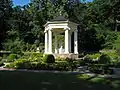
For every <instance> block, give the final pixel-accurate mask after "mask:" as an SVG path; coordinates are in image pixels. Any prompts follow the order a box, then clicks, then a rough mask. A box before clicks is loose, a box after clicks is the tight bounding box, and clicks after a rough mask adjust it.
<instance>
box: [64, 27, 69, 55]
mask: <svg viewBox="0 0 120 90" xmlns="http://www.w3.org/2000/svg"><path fill="white" fill-rule="evenodd" d="M69 50H70V48H69V29H68V28H66V29H65V54H68V53H69Z"/></svg>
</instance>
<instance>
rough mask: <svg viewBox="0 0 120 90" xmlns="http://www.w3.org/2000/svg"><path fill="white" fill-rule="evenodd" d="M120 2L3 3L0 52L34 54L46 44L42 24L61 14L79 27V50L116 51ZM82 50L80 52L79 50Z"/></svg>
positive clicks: (51, 0) (6, 0)
mask: <svg viewBox="0 0 120 90" xmlns="http://www.w3.org/2000/svg"><path fill="white" fill-rule="evenodd" d="M119 3H120V1H119V0H93V2H86V1H85V0H81V1H80V0H31V2H30V3H29V4H28V5H25V6H23V7H22V6H15V7H13V6H12V2H11V1H10V0H2V1H0V38H1V39H0V49H2V50H11V51H13V52H14V51H18V50H20V51H31V50H33V51H34V50H36V48H37V47H39V46H40V47H41V50H43V48H44V47H43V45H44V27H43V25H44V24H45V23H46V22H47V21H48V20H51V19H53V18H54V17H56V16H59V15H60V13H61V14H62V15H63V16H64V17H66V18H68V19H70V20H71V21H73V22H76V23H78V24H79V26H78V29H79V34H78V36H79V47H80V50H83V49H84V50H100V49H104V48H108V49H112V48H114V46H113V43H114V42H115V40H116V39H117V32H119V28H118V27H119V24H118V21H119V20H120V5H119ZM80 50H79V51H80Z"/></svg>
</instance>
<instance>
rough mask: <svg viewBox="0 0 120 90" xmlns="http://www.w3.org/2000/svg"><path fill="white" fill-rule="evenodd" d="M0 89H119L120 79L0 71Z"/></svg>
mask: <svg viewBox="0 0 120 90" xmlns="http://www.w3.org/2000/svg"><path fill="white" fill-rule="evenodd" d="M0 90H120V79H112V78H109V79H104V78H99V77H97V76H96V77H92V78H91V77H89V76H86V75H81V74H67V73H66V74H65V73H64V74H62V73H35V72H34V73H33V72H20V71H11V72H10V71H0Z"/></svg>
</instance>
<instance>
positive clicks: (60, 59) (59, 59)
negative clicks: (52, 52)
mask: <svg viewBox="0 0 120 90" xmlns="http://www.w3.org/2000/svg"><path fill="white" fill-rule="evenodd" d="M55 61H65V58H60V57H59V58H56V59H55Z"/></svg>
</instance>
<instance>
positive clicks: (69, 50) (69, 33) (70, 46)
mask: <svg viewBox="0 0 120 90" xmlns="http://www.w3.org/2000/svg"><path fill="white" fill-rule="evenodd" d="M69 47H70V50H69V51H70V53H71V33H69Z"/></svg>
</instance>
